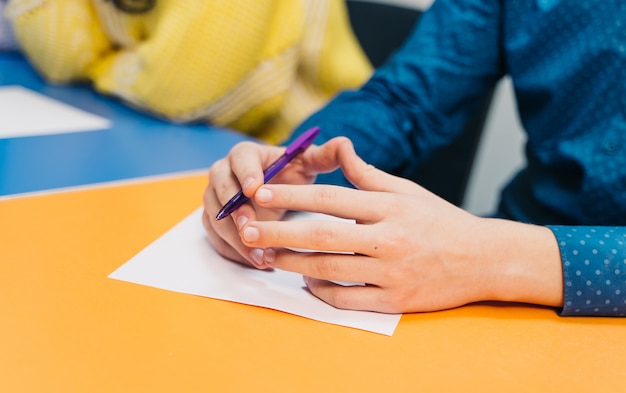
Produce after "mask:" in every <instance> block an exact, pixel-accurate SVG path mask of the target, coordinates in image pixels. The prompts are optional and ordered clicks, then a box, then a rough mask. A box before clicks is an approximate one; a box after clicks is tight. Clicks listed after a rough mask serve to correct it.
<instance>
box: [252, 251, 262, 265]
mask: <svg viewBox="0 0 626 393" xmlns="http://www.w3.org/2000/svg"><path fill="white" fill-rule="evenodd" d="M250 259H252V263H254V265H255V266H257V267H261V266H263V249H261V248H255V249H253V250H252V251H250Z"/></svg>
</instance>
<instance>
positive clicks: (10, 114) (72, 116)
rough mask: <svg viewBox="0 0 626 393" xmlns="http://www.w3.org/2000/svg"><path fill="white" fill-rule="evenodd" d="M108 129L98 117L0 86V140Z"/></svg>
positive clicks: (15, 87)
mask: <svg viewBox="0 0 626 393" xmlns="http://www.w3.org/2000/svg"><path fill="white" fill-rule="evenodd" d="M108 128H111V122H110V121H109V120H108V119H105V118H103V117H100V116H96V115H94V114H91V113H89V112H85V111H83V110H81V109H78V108H75V107H73V106H70V105H67V104H65V103H63V102H60V101H57V100H55V99H53V98H50V97H48V96H45V95H43V94H39V93H36V92H34V91H32V90H29V89H26V88H23V87H21V86H3V87H0V138H17V137H25V136H35V135H48V134H61V133H69V132H79V131H93V130H103V129H108Z"/></svg>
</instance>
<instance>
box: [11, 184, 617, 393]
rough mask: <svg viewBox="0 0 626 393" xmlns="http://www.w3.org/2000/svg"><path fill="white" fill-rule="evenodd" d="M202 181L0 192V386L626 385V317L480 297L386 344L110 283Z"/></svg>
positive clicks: (425, 319)
mask: <svg viewBox="0 0 626 393" xmlns="http://www.w3.org/2000/svg"><path fill="white" fill-rule="evenodd" d="M205 182H206V177H205V176H204V175H193V176H186V177H180V178H172V179H161V180H153V181H146V182H143V183H135V184H125V185H117V186H108V187H100V188H94V189H87V190H79V191H68V192H61V193H54V194H49V195H42V196H31V197H23V198H16V199H6V200H2V201H0V219H1V223H2V225H1V226H0V311H1V313H2V316H1V318H2V319H1V321H0V392H161V391H163V392H320V391H321V392H467V391H480V392H490V391H498V392H557V391H560V392H582V391H585V392H591V391H602V392H618V391H626V319H611V318H561V317H558V316H557V315H556V313H555V312H554V311H553V310H550V309H544V308H539V307H528V306H521V305H492V304H479V305H471V306H466V307H462V308H459V309H455V310H449V311H444V312H437V313H429V314H413V315H404V316H403V317H402V319H401V321H400V324H399V326H398V328H397V330H396V332H395V334H394V335H393V336H392V337H387V336H383V335H378V334H374V333H369V332H365V331H360V330H355V329H351V328H346V327H341V326H335V325H330V324H325V323H321V322H316V321H312V320H309V319H305V318H302V317H297V316H293V315H290V314H285V313H282V312H279V311H273V310H268V309H263V308H257V307H253V306H246V305H241V304H235V303H230V302H225V301H220V300H214V299H208V298H203V297H198V296H191V295H185V294H179V293H174V292H168V291H165V290H161V289H156V288H151V287H145V286H141V285H136V284H132V283H127V282H122V281H117V280H113V279H109V278H107V275H108V274H110V273H111V272H112V271H114V270H115V269H116V268H117V267H119V266H120V265H122V264H124V263H125V262H126V261H128V260H129V259H130V258H131V257H132V256H133V255H135V254H136V253H137V252H139V251H140V250H141V249H143V248H144V247H146V246H147V245H148V244H150V242H152V241H154V240H155V239H156V238H157V237H159V236H160V235H161V234H163V233H165V232H166V231H167V230H168V229H170V228H171V227H173V226H174V225H175V224H176V223H178V222H179V221H180V220H182V219H183V218H184V217H186V216H187V215H188V214H189V213H191V212H192V211H193V210H194V209H195V208H197V207H199V206H200V204H201V195H202V190H203V189H204V186H205Z"/></svg>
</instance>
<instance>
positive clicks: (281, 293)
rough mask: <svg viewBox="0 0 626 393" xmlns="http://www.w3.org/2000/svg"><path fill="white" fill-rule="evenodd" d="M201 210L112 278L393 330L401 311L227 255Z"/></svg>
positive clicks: (373, 329)
mask: <svg viewBox="0 0 626 393" xmlns="http://www.w3.org/2000/svg"><path fill="white" fill-rule="evenodd" d="M201 214H202V209H198V210H197V211H195V212H194V213H192V214H191V215H189V216H188V217H187V218H185V219H184V220H183V221H182V222H180V223H179V224H177V225H176V226H175V227H174V228H172V229H171V230H170V231H168V232H167V233H165V234H164V235H163V236H161V237H160V238H159V239H157V240H156V241H155V242H154V243H152V244H150V245H149V246H148V247H146V248H145V249H144V250H142V251H141V252H140V253H139V254H137V255H136V256H135V257H133V258H132V259H131V260H130V261H128V262H127V263H126V264H124V265H122V266H121V267H120V268H118V269H117V270H115V271H114V272H113V273H111V274H110V275H109V277H110V278H114V279H117V280H122V281H128V282H132V283H136V284H142V285H147V286H151V287H156V288H161V289H166V290H170V291H175V292H182V293H188V294H193V295H199V296H206V297H210V298H215V299H222V300H229V301H233V302H237V303H244V304H250V305H254V306H261V307H266V308H271V309H275V310H280V311H284V312H287V313H290V314H295V315H300V316H303V317H306V318H310V319H314V320H317V321H322V322H327V323H332V324H336V325H342V326H349V327H352V328H356V329H362V330H368V331H371V332H375V333H380V334H385V335H388V336H391V335H392V334H393V332H394V330H395V328H396V326H397V325H398V322H399V321H400V317H401V315H400V314H381V313H375V312H368V311H352V310H340V309H337V308H335V307H332V306H330V305H328V304H327V303H324V302H323V301H321V300H319V299H318V298H316V297H315V296H313V295H312V294H311V293H309V292H308V291H307V290H306V289H305V284H304V282H303V280H302V276H301V275H299V274H295V273H291V272H285V271H281V270H274V271H263V270H257V269H253V268H249V267H245V266H243V265H240V264H238V263H235V262H232V261H229V260H227V259H224V258H223V257H222V256H220V255H219V254H218V253H217V252H216V251H215V250H214V249H213V247H212V246H211V244H210V243H209V241H208V239H207V237H206V235H205V233H204V228H203V227H202V222H201ZM315 217H316V218H317V217H319V216H317V215H316V216H315ZM325 217H327V216H325ZM307 218H310V216H307ZM297 219H302V217H298V218H297Z"/></svg>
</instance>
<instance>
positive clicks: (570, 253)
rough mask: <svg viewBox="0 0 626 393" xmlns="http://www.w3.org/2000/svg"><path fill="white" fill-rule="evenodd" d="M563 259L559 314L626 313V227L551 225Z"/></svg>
mask: <svg viewBox="0 0 626 393" xmlns="http://www.w3.org/2000/svg"><path fill="white" fill-rule="evenodd" d="M548 228H550V229H551V230H552V232H553V233H554V236H555V237H556V240H557V242H558V245H559V250H560V252H561V261H562V263H563V309H562V310H561V311H560V315H563V316H571V315H580V316H583V315H586V316H620V317H621V316H624V315H626V228H625V227H588V226H559V225H549V226H548Z"/></svg>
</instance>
